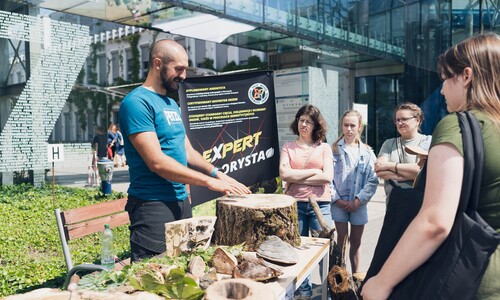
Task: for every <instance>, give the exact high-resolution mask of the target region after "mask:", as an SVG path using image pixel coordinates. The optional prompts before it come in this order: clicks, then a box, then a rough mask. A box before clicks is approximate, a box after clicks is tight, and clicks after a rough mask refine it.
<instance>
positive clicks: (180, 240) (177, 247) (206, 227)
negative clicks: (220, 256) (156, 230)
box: [165, 217, 216, 257]
mask: <svg viewBox="0 0 500 300" xmlns="http://www.w3.org/2000/svg"><path fill="white" fill-rule="evenodd" d="M215 220H216V217H194V218H189V219H183V220H179V221H175V222H170V223H165V246H166V249H165V255H166V256H168V257H176V256H179V255H180V254H181V253H184V252H192V251H194V250H196V249H203V250H207V248H208V247H209V246H210V240H211V238H212V234H213V232H214V225H215Z"/></svg>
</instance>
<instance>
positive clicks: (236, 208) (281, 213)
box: [214, 194, 301, 251]
mask: <svg viewBox="0 0 500 300" xmlns="http://www.w3.org/2000/svg"><path fill="white" fill-rule="evenodd" d="M216 215H217V221H216V222H215V232H214V243H215V244H217V245H226V246H234V245H238V244H241V243H245V245H244V247H245V250H247V251H255V250H256V249H257V248H258V247H259V246H260V244H261V243H262V242H263V241H264V240H265V238H266V237H267V236H270V235H276V236H278V237H279V238H281V239H282V240H283V241H285V242H287V243H289V244H291V245H292V246H299V245H300V242H301V240H300V235H299V226H298V216H297V203H296V201H295V199H294V198H293V197H290V196H287V195H278V194H252V195H242V196H225V197H222V198H220V199H218V200H217V204H216Z"/></svg>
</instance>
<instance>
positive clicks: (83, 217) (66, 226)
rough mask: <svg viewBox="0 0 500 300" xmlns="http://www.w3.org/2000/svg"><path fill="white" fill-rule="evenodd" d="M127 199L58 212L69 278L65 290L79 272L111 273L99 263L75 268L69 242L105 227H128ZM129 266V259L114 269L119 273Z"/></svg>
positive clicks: (58, 224)
mask: <svg viewBox="0 0 500 300" xmlns="http://www.w3.org/2000/svg"><path fill="white" fill-rule="evenodd" d="M126 203H127V198H122V199H118V200H112V201H107V202H102V203H97V204H93V205H89V206H84V207H79V208H75V209H70V210H67V211H64V212H63V211H61V210H60V209H59V208H56V209H55V214H56V220H57V227H58V229H59V238H60V239H61V244H62V248H63V253H64V259H65V260H66V267H67V268H68V275H67V276H66V280H65V282H64V286H63V288H64V289H66V288H67V287H68V284H69V282H70V280H71V277H72V276H73V275H76V274H77V273H78V272H80V271H85V272H92V271H109V269H108V268H106V267H104V266H101V265H96V264H81V265H77V266H74V265H73V260H72V259H71V252H70V249H69V245H68V241H70V240H73V239H78V238H82V237H84V236H87V235H90V234H94V233H96V232H101V231H103V229H104V224H109V227H110V228H115V227H118V226H121V225H125V224H129V223H130V220H129V218H128V213H127V212H126V211H125V204H126ZM129 263H130V258H129V259H126V260H123V261H120V262H118V263H116V264H115V269H116V270H120V269H121V268H123V266H124V265H127V264H129Z"/></svg>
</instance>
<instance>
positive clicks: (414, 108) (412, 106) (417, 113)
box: [394, 102, 424, 131]
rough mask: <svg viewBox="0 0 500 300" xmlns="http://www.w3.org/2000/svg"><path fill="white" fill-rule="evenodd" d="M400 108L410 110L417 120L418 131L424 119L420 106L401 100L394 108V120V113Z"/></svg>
mask: <svg viewBox="0 0 500 300" xmlns="http://www.w3.org/2000/svg"><path fill="white" fill-rule="evenodd" d="M400 110H409V111H411V112H412V115H413V117H415V118H416V119H417V120H418V131H420V125H422V121H423V120H424V113H423V112H422V109H420V107H418V105H416V104H415V103H411V102H403V103H401V104H399V105H398V106H396V108H395V109H394V120H396V113H397V112H398V111H400Z"/></svg>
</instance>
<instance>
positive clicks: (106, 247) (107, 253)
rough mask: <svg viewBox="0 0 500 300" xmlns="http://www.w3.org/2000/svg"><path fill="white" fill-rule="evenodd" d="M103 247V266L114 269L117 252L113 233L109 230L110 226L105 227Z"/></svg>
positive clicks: (102, 240) (102, 239) (102, 237)
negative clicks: (114, 246) (114, 247)
mask: <svg viewBox="0 0 500 300" xmlns="http://www.w3.org/2000/svg"><path fill="white" fill-rule="evenodd" d="M101 246H102V248H101V265H102V266H105V267H108V268H110V269H113V268H114V267H115V251H114V249H113V231H112V230H111V228H109V224H105V225H104V231H103V232H102V235H101Z"/></svg>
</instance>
